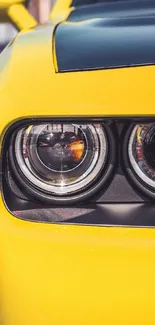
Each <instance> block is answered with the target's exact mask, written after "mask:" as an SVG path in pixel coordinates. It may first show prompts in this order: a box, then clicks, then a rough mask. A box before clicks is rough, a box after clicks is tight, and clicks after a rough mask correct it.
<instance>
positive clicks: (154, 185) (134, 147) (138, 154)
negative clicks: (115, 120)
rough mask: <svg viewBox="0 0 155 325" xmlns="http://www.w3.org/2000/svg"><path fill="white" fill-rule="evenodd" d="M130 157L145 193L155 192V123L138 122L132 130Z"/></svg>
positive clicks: (129, 147) (129, 144)
mask: <svg viewBox="0 0 155 325" xmlns="http://www.w3.org/2000/svg"><path fill="white" fill-rule="evenodd" d="M128 157H129V161H130V164H131V167H132V170H133V171H134V173H135V176H137V177H136V178H138V180H139V182H140V184H141V185H142V186H141V189H142V188H143V189H144V191H145V193H149V190H150V192H152V194H153V192H154V193H155V124H154V123H147V124H138V125H136V126H134V127H133V128H132V130H131V133H130V136H129V142H128ZM136 178H135V180H136Z"/></svg>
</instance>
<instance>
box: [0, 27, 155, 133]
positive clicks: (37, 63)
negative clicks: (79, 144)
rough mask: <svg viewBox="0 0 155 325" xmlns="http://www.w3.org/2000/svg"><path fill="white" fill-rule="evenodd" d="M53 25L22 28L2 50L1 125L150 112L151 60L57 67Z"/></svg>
mask: <svg viewBox="0 0 155 325" xmlns="http://www.w3.org/2000/svg"><path fill="white" fill-rule="evenodd" d="M53 28H54V27H53V26H52V25H49V26H45V27H40V28H38V29H35V30H34V31H33V30H30V31H28V32H22V33H21V34H19V36H18V37H17V38H16V40H15V41H14V42H13V43H12V44H10V45H9V47H8V48H7V49H6V50H4V52H3V53H2V54H1V57H0V72H1V78H0V107H1V109H2V111H1V129H3V128H5V127H6V125H7V124H8V123H10V122H12V121H14V120H16V119H19V118H23V117H28V116H58V117H60V116H66V117H68V116H81V117H82V116H88V117H92V116H120V115H122V116H128V115H130V116H131V115H153V114H154V113H155V110H154V102H155V91H154V79H155V66H144V67H130V68H120V69H110V70H100V71H85V72H84V71H81V72H68V73H56V72H55V66H54V62H55V51H54V38H52V33H53Z"/></svg>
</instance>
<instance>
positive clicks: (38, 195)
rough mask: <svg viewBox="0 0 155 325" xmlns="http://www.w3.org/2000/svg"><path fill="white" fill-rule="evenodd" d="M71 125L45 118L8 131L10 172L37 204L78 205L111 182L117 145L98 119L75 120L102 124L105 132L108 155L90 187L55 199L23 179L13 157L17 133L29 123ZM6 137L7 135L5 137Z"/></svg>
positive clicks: (106, 127)
mask: <svg viewBox="0 0 155 325" xmlns="http://www.w3.org/2000/svg"><path fill="white" fill-rule="evenodd" d="M60 121H61V122H63V123H73V119H72V120H68V119H61V120H60V119H51V118H47V119H35V120H30V119H28V120H27V121H23V123H20V124H18V122H17V123H16V125H13V128H11V130H9V133H8V134H9V139H11V140H9V143H10V144H9V145H8V160H9V165H10V167H11V172H12V173H13V175H14V177H15V180H16V181H17V183H19V186H20V188H21V189H22V190H23V192H24V193H25V194H26V195H28V197H29V198H31V199H32V200H37V201H39V202H42V203H43V204H55V205H63V206H65V205H73V204H78V203H82V202H86V201H88V200H90V199H91V198H92V197H94V196H95V195H97V194H98V193H99V192H100V190H101V189H102V190H103V188H105V190H106V188H107V186H108V182H110V181H111V179H112V177H113V175H114V169H115V166H116V165H117V159H116V151H117V145H116V142H115V136H114V132H113V130H112V129H111V127H110V126H108V125H107V124H106V123H104V122H103V120H102V122H101V121H100V122H99V120H98V119H95V120H91V119H82V120H80V119H77V118H76V119H75V122H76V123H83V124H88V123H89V124H92V123H95V122H97V123H102V124H103V125H104V129H105V132H106V136H107V141H108V146H109V155H108V159H107V162H106V165H105V168H104V170H103V172H101V174H100V175H99V176H100V177H98V178H97V179H96V180H95V182H94V183H93V184H90V186H89V187H88V188H87V189H84V190H82V191H81V192H79V193H77V194H69V195H65V196H63V197H57V196H54V195H51V194H47V193H44V192H42V191H40V190H38V189H37V188H35V187H33V186H31V184H30V183H29V181H27V180H26V179H25V177H23V174H22V172H21V170H20V169H19V167H18V165H17V163H16V160H15V155H14V141H15V137H16V134H17V132H18V131H19V130H20V129H21V128H22V127H23V126H24V127H25V126H27V125H30V124H31V123H32V124H33V125H37V124H39V123H49V122H51V123H60ZM7 136H8V135H7Z"/></svg>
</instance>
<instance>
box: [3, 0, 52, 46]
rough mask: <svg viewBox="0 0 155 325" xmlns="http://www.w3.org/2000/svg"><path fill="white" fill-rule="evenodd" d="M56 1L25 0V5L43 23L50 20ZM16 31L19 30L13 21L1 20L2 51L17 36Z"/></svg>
mask: <svg viewBox="0 0 155 325" xmlns="http://www.w3.org/2000/svg"><path fill="white" fill-rule="evenodd" d="M54 3H55V0H25V5H26V6H27V8H28V9H29V11H30V13H31V14H32V15H33V16H34V17H35V18H36V20H38V21H39V23H42V24H44V23H46V21H47V20H48V16H49V12H50V10H51V9H52V7H53V5H54ZM16 33H17V30H16V28H15V27H14V26H13V25H12V24H11V23H3V22H1V21H0V52H1V51H2V50H3V49H4V47H5V46H6V45H7V44H8V43H9V42H10V41H11V40H12V39H13V38H14V37H15V35H16Z"/></svg>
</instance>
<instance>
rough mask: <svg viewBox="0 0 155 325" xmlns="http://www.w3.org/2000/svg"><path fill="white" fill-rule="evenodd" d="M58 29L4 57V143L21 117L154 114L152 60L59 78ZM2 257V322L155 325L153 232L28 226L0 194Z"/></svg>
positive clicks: (0, 94)
mask: <svg viewBox="0 0 155 325" xmlns="http://www.w3.org/2000/svg"><path fill="white" fill-rule="evenodd" d="M54 28H55V26H50V25H48V26H43V27H38V28H37V29H35V30H32V29H31V30H30V31H23V32H21V33H20V34H19V36H18V37H17V39H16V42H13V44H12V45H10V46H9V47H8V48H7V49H6V50H5V51H4V52H3V53H2V54H1V56H0V74H1V78H0V107H1V118H0V134H2V136H1V143H2V139H3V135H4V133H5V131H6V129H7V128H8V126H9V125H10V124H11V123H13V122H14V121H16V120H18V119H21V118H27V117H41V116H50V117H62V116H64V117H68V116H69V117H71V116H78V117H82V116H87V117H94V116H98V117H100V116H102V117H103V116H120V115H121V116H127V115H132V116H133V115H140V116H142V115H143V116H148V115H150V116H153V115H155V107H154V106H155V105H154V103H155V92H154V79H155V67H154V66H150V67H138V68H124V69H115V70H102V71H89V72H75V73H63V74H58V73H56V72H55V67H54V60H53V56H52V42H53V41H54V40H52V39H51V35H52V30H53V29H54ZM0 262H1V268H0V283H1V303H2V305H1V307H2V316H3V319H4V324H5V325H45V324H46V325H52V324H53V325H62V324H65V325H66V324H67V325H73V324H75V325H94V324H97V325H103V324H106V325H124V324H126V325H131V324H136V325H146V324H149V325H154V324H155V314H154V292H155V281H154V274H155V229H142V228H141V229H140V228H139V229H136V228H135V229H134V228H123V227H118V228H116V227H96V226H75V225H56V224H39V223H34V222H32V223H31V222H26V221H22V220H19V219H17V218H15V217H13V216H12V215H11V214H10V213H9V212H8V211H7V209H6V207H5V204H4V202H3V198H2V197H0Z"/></svg>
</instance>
